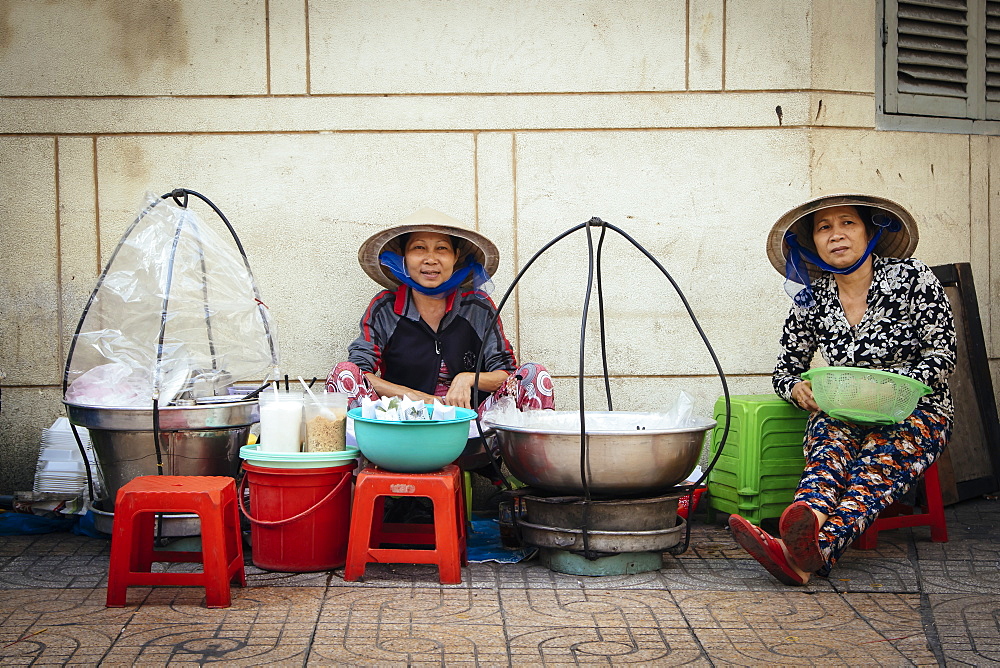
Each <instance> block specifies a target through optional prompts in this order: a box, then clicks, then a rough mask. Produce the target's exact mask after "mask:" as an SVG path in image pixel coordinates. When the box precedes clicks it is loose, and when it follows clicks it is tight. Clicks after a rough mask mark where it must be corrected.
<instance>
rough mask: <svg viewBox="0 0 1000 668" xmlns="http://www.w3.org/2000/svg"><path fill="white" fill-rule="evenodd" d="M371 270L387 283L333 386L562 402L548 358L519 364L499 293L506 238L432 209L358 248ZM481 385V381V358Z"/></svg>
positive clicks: (452, 400) (471, 404)
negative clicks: (496, 277) (495, 290)
mask: <svg viewBox="0 0 1000 668" xmlns="http://www.w3.org/2000/svg"><path fill="white" fill-rule="evenodd" d="M358 261H359V262H360V264H361V267H362V269H364V271H365V273H366V274H368V276H370V277H371V278H372V279H373V280H374V281H375V282H376V283H378V284H380V285H382V286H383V287H384V288H386V289H385V290H383V291H381V292H379V293H378V294H376V295H375V297H374V298H373V299H372V300H371V303H370V304H369V305H368V308H367V309H365V312H364V314H363V315H362V318H361V325H360V327H361V331H360V334H359V336H358V338H357V339H355V340H354V342H353V343H351V344H350V346H348V359H347V362H341V363H340V364H338V365H337V366H335V367H334V368H333V370H332V371H331V372H330V375H329V376H328V378H327V389H328V390H329V391H331V392H342V393H345V394H347V395H348V396H349V397H350V406H351V407H354V406H358V405H360V404H361V399H362V398H363V397H366V396H367V397H370V398H372V399H377V398H378V396H379V395H381V396H403V395H405V396H407V397H409V398H410V399H423V400H424V401H426V402H432V401H433V400H434V398H435V397H436V398H438V399H439V400H440V401H441V402H442V403H444V404H446V405H452V406H461V407H464V408H478V409H479V411H480V413H482V412H484V411H485V410H486V409H488V408H489V407H490V406H491V405H492V404H493V403H494V402H495V401H496V400H497V399H499V398H500V397H501V396H505V395H509V396H513V397H514V398H515V401H516V404H517V406H518V408H521V409H522V410H524V409H527V408H535V409H545V408H553V395H552V379H551V377H550V376H549V373H548V371H546V370H545V368H544V367H542V366H540V365H538V364H532V363H528V364H524V365H521V366H518V364H517V362H516V361H515V359H514V351H513V349H512V348H511V345H510V343H509V342H508V341H507V338H506V337H505V336H504V333H503V325H502V323H501V322H500V320H499V319H497V320H496V322H495V323H494V322H493V318H494V316H495V315H496V312H497V311H496V306H495V305H494V304H493V302H492V301H491V300H490V298H489V294H488V292H489V291H490V290H492V282H491V280H490V276H491V275H492V274H493V272H495V271H496V269H497V266H498V264H499V253H498V252H497V248H496V246H495V245H494V244H493V242H491V241H490V240H489V239H487V238H486V237H485V236H483V235H482V234H479V233H478V232H476V231H475V230H472V229H470V228H469V227H468V226H466V225H465V224H463V223H462V222H461V221H459V220H456V219H455V218H452V217H451V216H448V215H446V214H443V213H441V212H439V211H435V210H433V209H429V208H423V209H420V210H419V211H417V212H416V213H414V214H412V215H410V216H408V217H406V218H404V219H403V220H402V221H400V223H399V224H398V225H395V226H393V227H391V228H389V229H387V230H383V231H381V232H378V233H376V234H374V235H372V236H371V237H370V238H368V239H367V240H366V241H365V242H364V243H363V244H361V249H360V250H359V251H358ZM484 342H485V349H484V351H483V361H482V364H481V365H480V367H479V386H478V387H475V388H473V384H474V383H475V377H476V361H477V358H478V356H479V351H480V348H481V347H482V346H483V343H484Z"/></svg>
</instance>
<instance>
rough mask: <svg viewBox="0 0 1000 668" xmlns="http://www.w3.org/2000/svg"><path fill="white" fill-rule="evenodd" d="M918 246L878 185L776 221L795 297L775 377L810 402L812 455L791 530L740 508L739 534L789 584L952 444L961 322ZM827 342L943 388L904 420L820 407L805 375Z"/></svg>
mask: <svg viewBox="0 0 1000 668" xmlns="http://www.w3.org/2000/svg"><path fill="white" fill-rule="evenodd" d="M916 245H917V225H916V222H915V221H914V220H913V217H912V216H911V215H910V214H909V212H907V211H906V210H905V209H903V207H901V206H900V205H898V204H896V203H895V202H892V201H890V200H887V199H884V198H881V197H871V196H866V195H831V196H825V197H818V198H815V199H813V200H810V201H808V202H806V203H805V204H803V205H801V206H799V207H796V208H794V209H792V210H791V211H789V212H788V213H786V214H785V215H784V216H782V217H781V218H780V219H779V220H778V222H777V223H776V224H775V225H774V227H773V228H772V230H771V234H770V237H769V238H768V246H767V250H768V256H769V258H770V260H771V263H772V264H773V265H774V267H775V269H777V270H778V271H779V272H781V273H782V274H784V276H785V278H786V283H785V288H786V291H787V292H788V294H789V296H790V297H792V300H793V302H794V304H793V306H792V308H791V311H790V312H789V315H788V318H787V319H786V320H785V326H784V331H783V333H782V336H781V347H782V351H781V354H780V355H779V356H778V361H777V364H776V366H775V370H774V375H773V378H772V380H773V384H774V390H775V392H776V393H777V394H778V395H779V396H781V397H782V398H784V399H785V400H787V401H790V402H792V403H794V404H796V405H798V406H799V407H800V408H802V409H805V410H807V411H809V412H810V416H809V420H808V423H807V427H806V434H805V438H804V442H803V449H804V452H805V455H806V464H805V470H804V471H803V473H802V477H801V480H800V482H799V487H798V489H797V490H796V492H795V497H794V501H793V503H792V504H791V505H790V506H789V507H788V508H787V509H786V510H785V512H784V513H783V514H782V516H781V519H780V520H779V523H778V527H779V531H780V534H781V535H780V538H776V537H773V536H770V535H769V534H767V533H766V532H765V531H763V530H762V529H760V528H759V527H756V526H753V525H752V524H750V523H749V522H747V521H746V520H745V519H744V518H742V517H740V516H739V515H732V516H731V517H730V522H729V525H730V528H731V529H732V531H733V536H734V538H735V539H736V540H737V542H738V543H739V544H740V545H741V546H743V547H744V548H745V549H746V550H747V551H748V552H749V553H750V554H751V555H752V556H753V557H754V558H755V559H757V561H759V562H760V563H761V564H762V565H763V566H764V567H765V568H766V569H767V570H768V572H770V573H771V574H772V575H773V576H774V577H776V578H777V579H778V580H780V581H781V582H783V583H785V584H790V585H804V584H806V583H808V582H809V579H810V577H811V576H812V575H813V574H814V573H818V574H819V575H827V574H828V573H829V571H830V568H831V567H832V566H833V565H834V563H836V561H837V560H838V559H839V558H840V557H841V555H842V554H843V553H844V551H845V550H846V549H847V548H848V547H849V546H850V545H851V543H853V542H854V540H855V539H857V538H858V537H859V536H860V535H861V534H862V533H863V532H864V530H865V529H866V528H868V526H870V525H871V523H872V522H873V521H874V520H875V518H876V517H877V516H878V513H879V512H880V511H881V510H883V509H885V508H886V507H888V506H889V505H891V504H892V503H894V502H895V501H897V500H899V499H900V498H901V497H902V496H903V494H904V493H905V492H906V491H907V490H908V489H909V488H910V487H911V486H912V485H913V484H914V483H915V482H916V481H917V480H918V479H919V477H920V476H921V474H922V473H923V472H924V471H925V470H926V469H927V467H928V466H930V465H931V464H932V463H933V462H934V461H935V459H937V457H938V455H940V454H941V452H942V450H943V449H944V447H945V445H946V444H947V442H948V438H949V436H950V434H951V428H952V415H953V407H952V401H951V394H950V392H949V389H948V377H949V376H950V374H951V372H952V371H953V370H954V368H955V357H956V342H955V327H954V321H953V317H952V312H951V307H950V305H949V303H948V299H947V297H946V296H945V293H944V289H943V288H942V286H941V283H940V282H939V281H938V280H937V278H936V277H935V276H934V274H933V272H932V271H931V270H930V268H929V267H927V265H925V264H923V263H922V262H920V261H918V260H914V259H911V258H910V255H911V254H912V253H913V250H914V249H915V248H916ZM817 351H818V352H819V353H820V354H821V355H822V356H823V358H824V359H825V361H826V364H827V365H828V366H844V367H861V368H870V369H879V370H882V371H890V372H893V373H897V374H901V375H904V376H907V377H909V378H912V379H915V380H918V381H920V382H922V383H924V384H926V385H928V386H929V387H930V388H931V393H930V394H928V395H926V396H924V397H922V398H921V399H920V401H919V402H918V403H917V407H916V409H915V410H914V411H913V413H912V414H911V415H910V416H909V417H908V418H906V419H905V420H903V421H902V422H899V423H895V424H890V425H877V424H876V425H873V424H866V423H858V422H853V421H850V420H845V419H838V418H836V417H833V416H831V415H828V414H827V413H825V412H824V411H822V410H820V407H819V406H818V405H817V403H816V399H815V397H814V396H813V391H812V385H811V383H810V381H808V380H803V378H802V374H803V373H804V372H805V371H807V370H808V369H809V367H810V363H811V362H812V358H813V355H814V353H816V352H817ZM834 412H837V411H834Z"/></svg>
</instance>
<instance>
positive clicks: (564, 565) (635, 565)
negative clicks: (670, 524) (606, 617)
mask: <svg viewBox="0 0 1000 668" xmlns="http://www.w3.org/2000/svg"><path fill="white" fill-rule="evenodd" d="M538 557H539V559H540V561H541V563H542V564H543V565H544V566H546V567H548V568H549V569H550V570H553V571H555V572H557V573H566V574H567V575H586V576H600V575H634V574H636V573H647V572H649V571H658V570H660V569H661V568H662V567H663V554H662V553H661V552H625V553H622V554H612V555H608V556H606V557H598V558H597V559H594V560H590V559H587V558H586V557H584V556H582V555H579V554H576V553H575V552H569V551H567V550H558V549H555V548H551V547H543V548H539V550H538Z"/></svg>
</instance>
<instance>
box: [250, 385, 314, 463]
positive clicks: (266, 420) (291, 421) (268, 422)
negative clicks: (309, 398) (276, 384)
mask: <svg viewBox="0 0 1000 668" xmlns="http://www.w3.org/2000/svg"><path fill="white" fill-rule="evenodd" d="M258 400H259V402H260V448H259V450H260V451H261V452H300V451H301V450H302V431H303V423H302V407H303V405H304V403H303V399H302V395H301V394H300V393H293V392H277V393H275V392H271V391H264V392H261V394H260V396H259V397H258Z"/></svg>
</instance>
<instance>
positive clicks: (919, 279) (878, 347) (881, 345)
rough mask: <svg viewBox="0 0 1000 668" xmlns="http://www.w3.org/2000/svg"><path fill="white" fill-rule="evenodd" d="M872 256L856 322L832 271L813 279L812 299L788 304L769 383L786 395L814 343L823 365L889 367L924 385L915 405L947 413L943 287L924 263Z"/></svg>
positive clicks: (950, 342)
mask: <svg viewBox="0 0 1000 668" xmlns="http://www.w3.org/2000/svg"><path fill="white" fill-rule="evenodd" d="M872 258H873V260H874V267H873V271H874V275H873V279H872V285H871V288H869V290H868V308H867V309H866V310H865V314H864V316H863V317H862V319H861V322H860V323H858V324H857V326H855V327H852V326H851V325H850V323H848V322H847V316H846V315H845V314H844V309H843V308H842V307H841V305H840V298H839V297H838V295H837V284H836V281H835V280H834V277H833V274H831V273H829V272H825V273H824V274H823V275H822V276H821V277H820V278H819V279H817V280H815V281H814V282H813V292H814V297H815V302H816V303H815V305H814V306H812V307H810V308H806V307H799V306H792V309H791V311H790V312H789V314H788V319H787V320H785V328H784V331H783V332H782V335H781V347H782V352H781V354H780V355H779V356H778V363H777V365H776V366H775V368H774V375H773V377H772V383H773V385H774V391H775V392H777V393H778V395H779V396H781V397H782V398H784V399H785V400H787V401H791V400H792V387H794V386H795V384H796V383H798V382H799V381H800V380H802V379H801V377H800V376H801V374H802V373H803V372H805V371H807V370H808V369H809V366H810V362H811V361H812V358H813V354H814V353H815V352H816V350H819V352H820V354H821V355H822V356H823V359H825V360H826V364H827V365H828V366H854V367H863V368H868V369H881V370H883V371H892V372H894V373H898V374H902V375H904V376H909V377H910V378H914V379H916V380H919V381H920V382H922V383H924V384H926V385H929V386H930V387H931V388H932V389H933V390H934V391H933V393H931V394H929V395H927V396H925V397H922V398H921V399H920V402H919V403H918V404H917V408H919V409H921V410H924V411H932V412H935V413H938V414H940V415H943V416H944V417H946V418H948V419H949V420H950V419H951V418H952V415H953V413H954V409H953V406H952V403H951V392H950V391H949V390H948V377H949V376H950V375H951V372H952V371H953V370H954V368H955V356H956V352H955V345H956V344H955V322H954V318H953V316H952V312H951V305H950V304H949V303H948V297H947V296H946V295H945V293H944V288H943V287H942V286H941V283H940V282H939V281H938V280H937V277H936V276H934V273H933V272H932V271H931V269H930V267H928V266H927V265H925V264H924V263H923V262H920V261H919V260H914V259H912V258H911V259H906V260H900V259H897V258H880V257H876V256H872Z"/></svg>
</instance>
